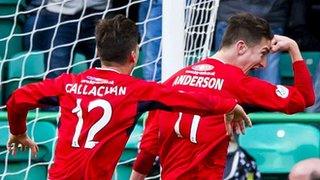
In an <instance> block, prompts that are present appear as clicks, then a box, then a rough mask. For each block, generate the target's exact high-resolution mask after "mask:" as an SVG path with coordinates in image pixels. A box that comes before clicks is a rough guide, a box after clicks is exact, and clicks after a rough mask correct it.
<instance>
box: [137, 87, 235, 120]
mask: <svg viewBox="0 0 320 180" xmlns="http://www.w3.org/2000/svg"><path fill="white" fill-rule="evenodd" d="M138 92H139V93H137V95H136V96H137V98H138V102H139V105H138V106H139V107H138V108H139V111H148V110H154V109H162V110H166V111H175V112H183V113H189V114H198V115H214V114H225V113H227V112H230V111H231V110H232V109H233V108H234V107H235V105H236V104H237V102H236V100H235V99H233V98H221V97H219V96H214V95H211V94H206V93H202V92H192V91H188V92H185V91H182V90H177V89H175V88H173V87H169V86H165V85H162V84H157V83H150V82H149V83H141V84H139V90H138Z"/></svg>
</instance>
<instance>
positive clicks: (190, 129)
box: [134, 58, 314, 180]
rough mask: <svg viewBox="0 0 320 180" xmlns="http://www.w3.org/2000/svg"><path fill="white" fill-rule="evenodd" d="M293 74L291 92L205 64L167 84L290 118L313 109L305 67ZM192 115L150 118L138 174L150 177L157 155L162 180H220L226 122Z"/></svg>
mask: <svg viewBox="0 0 320 180" xmlns="http://www.w3.org/2000/svg"><path fill="white" fill-rule="evenodd" d="M293 71H294V85H293V86H282V85H273V84H270V83H268V82H266V81H263V80H260V79H257V78H254V77H250V76H247V75H245V74H244V73H243V71H242V70H241V69H239V68H238V67H235V66H232V65H228V64H224V63H222V62H220V61H218V60H215V59H211V58H207V59H204V60H202V61H200V62H198V63H196V64H194V65H192V66H189V67H186V68H184V69H182V70H180V71H179V72H177V73H176V74H175V75H173V76H172V77H171V78H170V79H169V80H168V81H167V82H166V84H167V85H171V86H174V87H175V88H177V89H180V90H184V91H186V92H187V91H195V90H197V91H203V92H204V93H207V94H215V95H219V96H223V97H231V98H235V99H237V100H238V102H239V104H240V105H242V106H250V107H255V108H259V109H263V110H268V111H280V112H284V113H288V114H292V113H295V112H299V111H303V110H304V108H306V107H308V106H310V105H312V104H313V103H314V92H313V87H312V80H311V76H310V73H309V72H308V69H307V67H306V64H305V63H304V61H303V60H301V61H297V62H295V63H293ZM194 114H196V113H194ZM194 114H185V113H172V112H164V111H156V112H152V113H151V114H150V116H149V117H148V120H147V125H146V129H145V132H144V135H143V137H142V141H141V145H140V148H141V151H140V153H139V155H138V157H137V160H136V162H135V164H134V170H136V171H137V172H140V173H142V174H147V173H148V171H149V169H150V168H151V166H152V162H153V160H154V158H155V156H156V155H158V154H159V156H160V163H161V166H162V172H161V177H162V179H165V180H166V179H169V180H171V179H222V178H223V170H224V165H225V159H226V153H227V146H228V137H227V135H226V130H225V124H224V118H223V116H206V117H200V116H197V115H194ZM162 119H166V121H162V122H161V120H162ZM159 120H160V121H159ZM159 132H160V133H159Z"/></svg>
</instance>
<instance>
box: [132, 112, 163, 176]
mask: <svg viewBox="0 0 320 180" xmlns="http://www.w3.org/2000/svg"><path fill="white" fill-rule="evenodd" d="M156 112H157V111H150V112H149V114H148V118H147V121H146V127H145V129H144V132H143V136H142V139H141V143H140V147H139V148H140V152H139V153H138V155H137V159H136V161H135V162H134V164H133V169H134V170H135V171H137V172H139V173H141V174H145V175H147V174H148V173H149V172H150V170H151V168H152V166H153V162H154V160H155V158H156V156H157V155H158V152H159V125H158V122H159V121H158V119H157V118H155V115H156Z"/></svg>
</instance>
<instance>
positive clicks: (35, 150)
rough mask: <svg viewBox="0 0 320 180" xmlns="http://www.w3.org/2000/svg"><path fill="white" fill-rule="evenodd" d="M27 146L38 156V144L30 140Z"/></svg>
mask: <svg viewBox="0 0 320 180" xmlns="http://www.w3.org/2000/svg"><path fill="white" fill-rule="evenodd" d="M27 146H28V147H29V148H30V149H31V154H32V155H33V156H36V154H37V153H38V151H39V147H38V145H37V144H36V143H35V142H34V141H32V140H28V143H27Z"/></svg>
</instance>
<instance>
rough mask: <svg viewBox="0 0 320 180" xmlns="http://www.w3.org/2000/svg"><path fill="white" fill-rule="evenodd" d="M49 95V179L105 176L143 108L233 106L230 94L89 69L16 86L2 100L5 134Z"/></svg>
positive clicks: (218, 109) (213, 109)
mask: <svg viewBox="0 0 320 180" xmlns="http://www.w3.org/2000/svg"><path fill="white" fill-rule="evenodd" d="M50 97H58V100H59V104H60V107H61V116H60V120H59V129H58V140H57V145H56V150H55V157H54V163H53V164H52V166H51V168H50V170H49V179H97V178H101V177H103V178H104V179H111V177H112V174H113V171H114V169H115V166H116V164H117V162H118V160H119V157H120V155H121V153H122V150H123V149H124V147H125V144H126V142H127V140H128V138H129V135H130V133H131V131H132V129H133V126H134V125H135V123H136V120H137V119H138V116H139V115H140V114H141V113H143V112H145V111H147V110H152V109H156V108H160V109H163V110H167V111H184V112H189V113H191V112H198V113H200V114H203V115H205V114H220V113H226V112H228V111H230V110H232V109H233V108H234V106H235V105H236V101H235V100H234V99H221V98H219V97H216V96H207V95H204V94H201V93H189V92H188V93H185V92H182V91H177V90H174V89H173V88H168V87H165V86H164V85H161V84H157V83H152V82H145V81H142V80H138V79H135V78H133V77H131V76H129V75H124V74H120V73H118V72H116V71H114V70H112V69H90V70H87V71H85V72H83V73H81V74H79V75H74V74H63V75H61V76H60V77H57V78H55V79H47V80H45V81H42V82H39V83H33V84H29V85H26V86H24V87H22V88H20V89H18V90H16V91H15V92H14V93H13V94H12V96H11V98H10V99H9V101H8V103H7V109H8V119H9V125H10V131H11V133H12V134H21V133H24V132H25V131H26V115H27V112H28V110H29V109H32V108H35V107H39V106H42V105H46V104H47V103H49V102H50V101H49V99H50ZM164 120H165V119H164Z"/></svg>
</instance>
